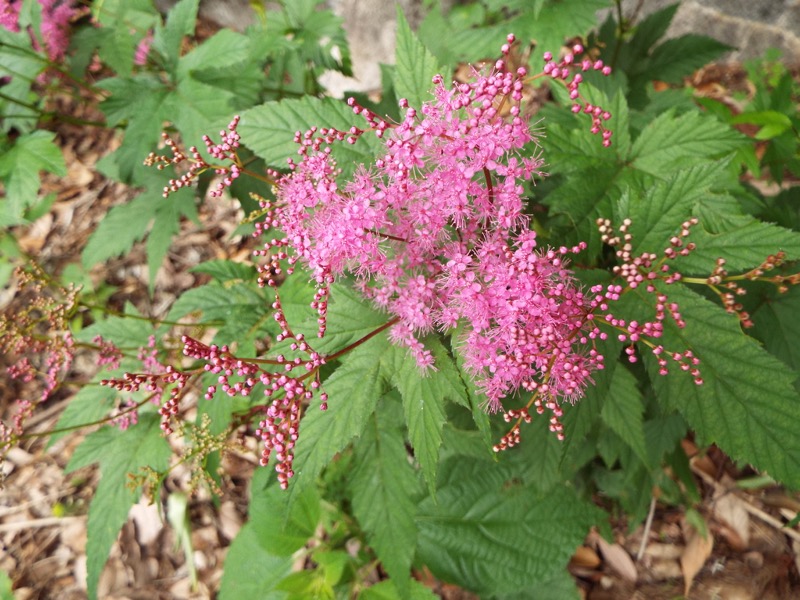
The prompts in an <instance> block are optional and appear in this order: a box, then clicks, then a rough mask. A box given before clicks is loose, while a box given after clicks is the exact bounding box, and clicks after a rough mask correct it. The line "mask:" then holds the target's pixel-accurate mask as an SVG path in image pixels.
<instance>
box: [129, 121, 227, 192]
mask: <svg viewBox="0 0 800 600" xmlns="http://www.w3.org/2000/svg"><path fill="white" fill-rule="evenodd" d="M238 125H239V117H238V116H236V117H234V118H233V120H232V121H231V122H230V123H229V124H228V128H227V130H225V129H223V130H222V131H220V132H219V137H220V141H219V142H218V143H214V141H212V139H211V138H210V137H209V136H207V135H204V136H203V144H205V147H206V151H207V152H208V153H209V154H210V155H211V156H212V158H214V159H216V160H219V161H220V162H221V163H228V164H227V165H225V164H220V165H211V164H209V163H208V162H207V161H206V159H205V158H203V155H202V154H200V151H199V150H198V149H197V147H196V146H192V147H190V148H189V153H190V154H191V156H190V157H187V156H186V154H185V153H184V152H183V151H182V150H181V149H180V148H179V147H178V145H177V144H176V143H175V141H174V140H172V139H171V138H170V137H169V136H168V135H167V134H166V133H164V134H162V139H163V140H164V144H165V145H166V146H167V148H169V149H170V151H171V153H172V156H166V155H158V154H156V153H155V152H151V153H150V154H149V155H148V156H147V158H145V160H144V164H145V165H146V166H148V167H152V166H155V167H156V168H157V169H158V170H159V171H161V170H163V169H165V168H166V167H167V166H169V165H178V164H181V163H183V162H185V161H187V160H189V161H190V164H189V169H188V171H187V172H186V173H184V174H183V175H181V176H180V177H179V178H177V179H170V180H169V185H168V186H166V187H165V188H164V194H163V196H164V198H166V197H167V196H169V195H170V194H171V193H173V192H177V191H178V190H179V189H181V188H184V187H188V186H190V185H192V183H193V182H194V180H195V179H197V177H198V176H199V175H200V174H201V173H204V172H205V171H208V170H213V171H214V173H216V174H217V175H219V176H220V177H222V179H221V180H220V181H219V183H218V184H217V186H216V187H215V188H214V189H212V190H211V191H210V192H209V195H210V196H211V197H212V198H215V197H217V198H218V197H219V196H221V195H222V192H223V191H224V190H225V188H227V187H230V186H231V185H232V184H233V182H234V180H236V179H238V178H239V176H240V175H241V174H242V167H241V164H240V162H239V157H238V156H237V154H236V150H237V149H238V148H239V139H240V137H239V133H238V132H237V131H236V128H237V127H238Z"/></svg>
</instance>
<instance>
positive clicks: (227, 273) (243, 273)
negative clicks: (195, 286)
mask: <svg viewBox="0 0 800 600" xmlns="http://www.w3.org/2000/svg"><path fill="white" fill-rule="evenodd" d="M189 272H190V273H205V274H206V275H210V276H211V277H212V278H213V279H214V280H216V281H218V282H219V283H227V282H229V281H235V282H239V281H241V282H248V281H255V280H256V277H257V275H256V269H255V267H254V266H253V265H251V264H247V263H242V262H237V261H233V260H222V259H220V260H208V261H206V262H203V263H200V264H199V265H195V266H193V267H192V268H190V269H189Z"/></svg>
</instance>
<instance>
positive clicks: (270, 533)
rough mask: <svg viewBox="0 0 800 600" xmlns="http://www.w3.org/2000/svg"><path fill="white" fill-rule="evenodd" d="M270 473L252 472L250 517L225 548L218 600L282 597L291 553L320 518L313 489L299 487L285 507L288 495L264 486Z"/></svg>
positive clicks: (289, 567)
mask: <svg viewBox="0 0 800 600" xmlns="http://www.w3.org/2000/svg"><path fill="white" fill-rule="evenodd" d="M272 477H273V473H272V471H271V470H270V469H258V470H256V472H255V474H254V475H253V480H252V482H251V484H250V489H251V498H250V509H249V522H248V523H247V524H245V526H244V527H242V529H241V530H240V531H239V534H238V535H237V536H236V539H234V540H233V543H232V544H231V547H230V549H229V550H228V554H227V556H226V559H225V570H224V572H223V575H222V583H221V586H220V600H226V599H227V600H239V599H241V598H248V599H250V598H253V599H255V600H283V599H284V598H287V594H286V592H284V591H281V590H279V584H280V583H281V581H282V580H283V579H284V578H285V577H286V576H288V575H289V574H290V573H291V571H292V568H291V567H292V564H293V563H294V562H295V557H294V556H293V555H294V553H295V552H297V551H298V550H299V549H300V548H302V547H303V546H305V545H306V543H307V542H308V540H309V538H311V537H313V536H314V532H315V530H316V528H317V526H318V524H319V520H320V497H319V494H318V493H317V490H316V488H310V489H308V490H306V491H304V492H303V493H302V494H300V495H299V496H298V498H297V499H296V500H297V501H296V502H294V504H293V505H292V506H291V507H290V505H289V495H288V494H287V493H286V492H284V491H283V490H281V489H280V488H279V487H278V486H277V485H275V484H274V483H273V484H272V485H268V482H269V481H270V480H271V479H272Z"/></svg>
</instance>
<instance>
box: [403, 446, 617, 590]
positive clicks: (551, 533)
mask: <svg viewBox="0 0 800 600" xmlns="http://www.w3.org/2000/svg"><path fill="white" fill-rule="evenodd" d="M489 465H491V463H486V462H483V461H460V460H458V459H454V460H449V461H447V463H445V464H444V465H442V473H443V475H444V476H443V477H442V478H441V481H440V485H439V486H438V489H437V492H436V501H434V500H433V499H432V498H431V497H428V498H426V499H425V500H423V501H422V502H421V503H420V505H419V512H418V517H417V525H418V528H419V550H418V556H419V558H420V559H421V560H422V561H423V562H424V563H425V564H426V565H427V566H428V567H429V568H430V569H431V571H433V573H434V574H435V575H437V577H440V578H441V579H444V580H445V581H450V582H454V583H457V584H458V585H460V586H462V587H465V588H467V589H470V590H473V591H475V592H477V593H479V594H480V593H483V594H489V593H493V594H503V593H513V592H516V591H521V590H523V589H531V588H535V587H536V586H537V584H541V583H543V582H544V581H546V580H547V579H549V578H551V577H553V576H555V574H556V573H557V572H558V571H559V570H560V569H563V568H564V567H565V566H566V564H567V562H568V561H569V558H570V556H571V554H572V552H573V550H574V548H575V547H577V546H578V545H579V544H580V543H581V542H582V540H583V538H584V537H585V535H586V532H587V531H588V529H589V527H591V526H592V525H593V524H595V522H596V521H598V520H600V519H602V512H601V511H599V510H598V509H597V508H595V507H594V506H592V505H591V504H588V503H586V502H584V501H582V500H580V499H579V498H578V497H577V495H576V494H575V492H574V490H571V489H569V488H566V487H560V486H559V487H556V488H553V489H552V490H551V491H550V492H549V493H548V494H547V495H546V496H544V497H539V496H537V495H536V494H535V493H532V491H531V490H530V488H527V487H524V486H522V485H520V484H519V482H518V480H516V479H515V478H514V475H513V471H510V470H509V469H507V468H503V467H501V466H499V465H494V466H489Z"/></svg>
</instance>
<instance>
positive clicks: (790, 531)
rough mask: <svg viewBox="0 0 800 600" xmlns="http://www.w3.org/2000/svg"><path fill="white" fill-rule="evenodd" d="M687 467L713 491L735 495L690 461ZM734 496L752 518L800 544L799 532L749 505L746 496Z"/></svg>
mask: <svg viewBox="0 0 800 600" xmlns="http://www.w3.org/2000/svg"><path fill="white" fill-rule="evenodd" d="M689 466H690V467H691V469H692V472H693V473H694V474H695V475H697V476H698V477H700V479H702V480H703V481H705V482H706V483H707V484H708V485H710V486H712V487H713V488H714V491H719V492H723V493H735V492H733V491H732V490H729V489H727V488H726V487H725V486H723V485H721V484H719V483H717V482H716V481H715V480H714V479H713V478H712V477H711V476H710V475H708V474H707V473H705V472H704V471H702V470H701V469H700V468H698V467H697V466H696V465H695V464H694V463H693V462H691V461H690V462H689ZM736 496H737V497H738V498H739V499H740V500H741V501H742V506H743V507H744V509H745V510H746V511H747V512H748V513H750V514H751V515H753V516H754V517H757V518H759V519H761V520H762V521H764V522H765V523H766V524H767V525H772V526H773V527H774V528H775V529H777V530H779V531H780V532H781V533H785V534H786V535H787V536H789V537H790V538H792V539H793V540H795V541H797V542H800V532H798V531H796V530H794V529H790V528H788V527H784V524H783V523H781V522H780V521H779V520H778V519H776V518H775V517H773V516H772V515H770V514H768V513H765V512H764V511H763V510H761V509H760V508H758V507H756V506H753V505H752V504H750V501H749V500H748V499H747V496H741V495H739V494H736Z"/></svg>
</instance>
